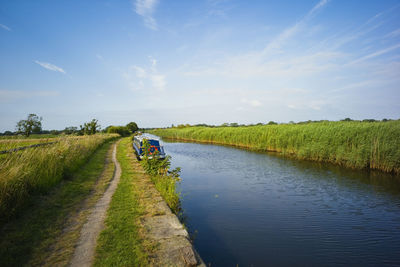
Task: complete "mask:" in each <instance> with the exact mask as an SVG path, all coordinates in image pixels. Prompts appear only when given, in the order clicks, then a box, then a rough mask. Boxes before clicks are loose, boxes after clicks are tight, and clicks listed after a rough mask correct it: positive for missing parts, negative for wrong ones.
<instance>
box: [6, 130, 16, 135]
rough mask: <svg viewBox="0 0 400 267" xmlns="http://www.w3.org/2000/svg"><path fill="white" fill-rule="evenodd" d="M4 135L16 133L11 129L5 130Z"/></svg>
mask: <svg viewBox="0 0 400 267" xmlns="http://www.w3.org/2000/svg"><path fill="white" fill-rule="evenodd" d="M3 135H14V133H13V132H11V131H5V132H4V133H3Z"/></svg>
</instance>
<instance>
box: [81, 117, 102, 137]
mask: <svg viewBox="0 0 400 267" xmlns="http://www.w3.org/2000/svg"><path fill="white" fill-rule="evenodd" d="M79 127H80V130H79V134H82V135H83V134H87V135H91V134H95V133H97V132H98V131H99V130H100V124H99V121H98V120H96V119H93V120H91V121H90V122H85V123H84V124H83V126H82V125H80V126H79Z"/></svg>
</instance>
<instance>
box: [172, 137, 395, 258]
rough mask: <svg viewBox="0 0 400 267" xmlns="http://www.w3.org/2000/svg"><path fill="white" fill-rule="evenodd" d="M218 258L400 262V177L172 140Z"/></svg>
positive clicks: (188, 202) (202, 249)
mask: <svg viewBox="0 0 400 267" xmlns="http://www.w3.org/2000/svg"><path fill="white" fill-rule="evenodd" d="M164 145H165V149H166V152H167V153H168V154H169V155H171V156H172V163H173V165H174V166H179V167H182V173H181V176H182V182H181V184H180V189H181V191H182V194H183V197H182V206H183V209H184V211H185V215H186V216H187V220H186V225H187V226H188V229H189V231H190V232H192V233H193V235H194V236H195V242H194V244H195V247H196V249H197V250H198V252H199V253H200V255H201V256H202V258H203V260H204V261H205V262H206V263H207V264H209V263H211V266H236V265H237V264H239V266H293V265H295V266H335V265H351V266H382V265H400V183H399V180H400V178H399V177H398V178H397V179H396V178H395V177H392V176H390V175H384V174H381V173H368V172H362V171H351V170H344V169H342V168H338V167H335V166H332V165H328V164H317V163H310V162H303V161H295V160H289V159H284V158H281V157H278V156H276V155H272V154H265V153H255V152H250V151H246V150H240V149H235V148H231V147H224V146H214V145H204V144H193V143H171V142H164Z"/></svg>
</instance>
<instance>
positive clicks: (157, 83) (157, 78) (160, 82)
mask: <svg viewBox="0 0 400 267" xmlns="http://www.w3.org/2000/svg"><path fill="white" fill-rule="evenodd" d="M150 77H151V81H152V84H153V87H154V88H156V89H158V90H160V91H163V90H164V89H165V85H166V84H167V83H166V81H165V76H164V75H157V74H153V75H151V76H150Z"/></svg>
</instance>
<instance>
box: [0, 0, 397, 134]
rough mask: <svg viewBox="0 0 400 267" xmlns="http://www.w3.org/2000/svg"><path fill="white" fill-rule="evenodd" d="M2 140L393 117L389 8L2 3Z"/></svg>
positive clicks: (210, 2)
mask: <svg viewBox="0 0 400 267" xmlns="http://www.w3.org/2000/svg"><path fill="white" fill-rule="evenodd" d="M0 59H1V63H0V131H5V130H14V129H15V125H16V122H17V121H18V120H20V119H24V118H25V117H26V116H27V114H29V113H36V114H38V115H40V116H42V117H43V127H44V128H45V129H63V128H64V127H66V126H78V125H80V124H83V122H86V121H89V120H91V119H92V118H97V119H98V120H99V121H100V124H101V125H102V126H104V127H106V126H108V125H111V124H112V125H124V124H126V123H128V122H130V121H136V122H137V123H138V124H139V126H140V127H161V126H169V125H171V124H180V123H185V124H186V123H190V124H195V123H209V124H221V123H224V122H238V123H246V124H247V123H258V122H268V121H271V120H273V121H278V122H288V121H304V120H309V119H310V120H320V119H329V120H339V119H343V118H346V117H350V118H353V119H365V118H375V119H382V118H392V119H398V118H400V1H398V0H397V1H394V0H385V1H378V0H377V1H365V0H364V1H354V0H349V1H343V0H331V1H327V0H322V1H318V0H309V1H306V0H303V1H291V0H290V1H289V0H288V1H236V0H204V1H201V0H199V1H165V0H135V1H129V0H119V1H101V0H97V1H78V0H76V1H53V0H48V1H45V0H37V1H28V0H25V1H21V0H13V1H11V0H10V1H1V2H0Z"/></svg>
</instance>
